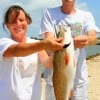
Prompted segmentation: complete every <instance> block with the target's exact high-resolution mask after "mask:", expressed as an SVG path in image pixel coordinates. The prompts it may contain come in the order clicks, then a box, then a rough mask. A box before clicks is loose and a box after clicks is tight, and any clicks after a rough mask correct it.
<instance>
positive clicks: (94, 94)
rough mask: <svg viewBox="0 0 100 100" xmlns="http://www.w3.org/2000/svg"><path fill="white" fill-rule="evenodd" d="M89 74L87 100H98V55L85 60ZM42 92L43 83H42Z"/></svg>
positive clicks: (99, 82) (99, 76)
mask: <svg viewBox="0 0 100 100" xmlns="http://www.w3.org/2000/svg"><path fill="white" fill-rule="evenodd" d="M87 64H88V73H89V76H88V77H89V90H88V98H89V99H88V100H100V54H97V55H95V56H92V57H89V58H88V59H87ZM42 85H43V90H44V86H45V81H44V80H43V81H42Z"/></svg>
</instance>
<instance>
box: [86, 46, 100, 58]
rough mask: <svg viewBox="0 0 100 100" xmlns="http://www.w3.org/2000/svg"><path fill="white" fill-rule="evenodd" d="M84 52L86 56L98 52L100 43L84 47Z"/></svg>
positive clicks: (99, 52) (99, 51)
mask: <svg viewBox="0 0 100 100" xmlns="http://www.w3.org/2000/svg"><path fill="white" fill-rule="evenodd" d="M86 53H87V57H89V56H92V55H96V54H100V45H94V46H88V47H86Z"/></svg>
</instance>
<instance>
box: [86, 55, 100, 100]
mask: <svg viewBox="0 0 100 100" xmlns="http://www.w3.org/2000/svg"><path fill="white" fill-rule="evenodd" d="M87 64H88V73H89V75H88V78H89V88H88V98H89V100H100V54H96V55H92V56H89V57H88V58H87Z"/></svg>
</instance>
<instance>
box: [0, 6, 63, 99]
mask: <svg viewBox="0 0 100 100" xmlns="http://www.w3.org/2000/svg"><path fill="white" fill-rule="evenodd" d="M31 22H32V20H31V18H30V16H29V15H28V14H27V13H26V12H25V11H24V9H23V8H22V7H20V6H18V5H13V6H11V7H9V8H8V10H7V11H6V13H5V16H4V23H3V26H5V25H6V27H7V28H8V30H9V33H10V37H5V38H1V39H0V99H1V100H40V99H41V74H40V70H39V67H38V63H39V60H40V61H41V63H42V64H44V65H45V66H47V67H49V66H51V65H52V57H49V56H48V55H47V53H46V51H44V49H45V50H51V51H56V50H61V49H63V44H61V43H59V42H60V41H61V39H58V40H52V39H45V40H42V41H37V40H34V39H30V38H27V34H26V32H27V27H28V25H29V24H30V23H31ZM39 51H40V52H39ZM37 52H39V53H37ZM38 59H39V60H38Z"/></svg>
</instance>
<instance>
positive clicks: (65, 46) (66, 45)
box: [63, 42, 71, 48]
mask: <svg viewBox="0 0 100 100" xmlns="http://www.w3.org/2000/svg"><path fill="white" fill-rule="evenodd" d="M70 44H71V42H70V43H68V44H65V45H64V46H63V48H67V47H68V46H69V45H70Z"/></svg>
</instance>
